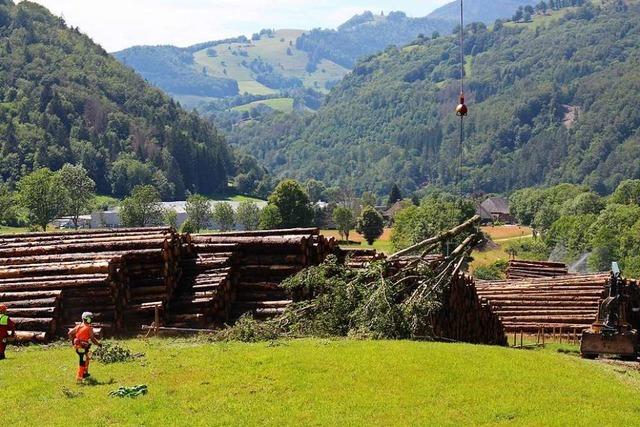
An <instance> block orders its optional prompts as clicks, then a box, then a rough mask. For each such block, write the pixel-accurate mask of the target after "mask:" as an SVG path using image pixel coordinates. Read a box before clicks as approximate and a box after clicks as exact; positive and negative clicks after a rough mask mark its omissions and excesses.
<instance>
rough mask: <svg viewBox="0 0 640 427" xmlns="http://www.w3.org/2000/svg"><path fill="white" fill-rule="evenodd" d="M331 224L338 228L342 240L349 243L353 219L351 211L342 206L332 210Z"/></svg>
mask: <svg viewBox="0 0 640 427" xmlns="http://www.w3.org/2000/svg"><path fill="white" fill-rule="evenodd" d="M333 222H334V223H335V224H336V226H337V227H338V231H339V232H340V235H341V236H343V237H344V240H346V241H349V232H350V231H351V229H352V228H353V225H354V218H353V212H352V211H351V209H348V208H346V207H344V206H338V207H337V208H335V209H334V210H333Z"/></svg>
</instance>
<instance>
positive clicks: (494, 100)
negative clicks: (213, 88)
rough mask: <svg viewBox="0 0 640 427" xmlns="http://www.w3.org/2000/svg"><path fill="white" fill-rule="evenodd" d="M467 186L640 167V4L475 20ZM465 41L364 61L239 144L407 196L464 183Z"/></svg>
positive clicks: (604, 175)
mask: <svg viewBox="0 0 640 427" xmlns="http://www.w3.org/2000/svg"><path fill="white" fill-rule="evenodd" d="M466 32H467V38H466V43H465V47H464V49H465V55H466V58H467V62H468V64H467V74H468V76H467V78H468V90H467V101H468V104H469V106H470V110H471V111H470V114H469V117H468V118H467V119H466V138H465V142H464V146H463V157H462V163H463V166H462V171H461V179H460V185H461V187H462V189H463V190H464V191H468V192H472V191H477V190H483V191H485V192H506V191H510V190H512V189H516V188H521V187H528V186H533V185H539V184H551V183H557V182H573V183H584V184H588V185H589V186H590V187H592V188H594V189H595V190H597V191H599V192H602V193H605V192H611V191H612V190H613V189H614V188H615V187H616V185H617V184H618V183H619V182H620V181H621V180H622V179H624V178H637V177H640V162H639V160H640V139H639V136H638V134H637V129H638V126H640V110H638V109H637V108H636V105H637V103H638V93H639V88H640V71H639V70H640V67H639V62H640V7H639V6H638V4H637V3H635V2H634V3H633V4H632V5H631V6H626V5H625V3H623V2H621V1H608V2H606V3H605V6H603V7H600V6H598V7H595V6H592V5H591V4H588V5H587V6H584V7H580V8H569V9H563V10H560V11H557V12H554V15H552V16H541V17H536V18H535V19H534V21H533V22H532V23H529V24H524V23H522V24H515V23H511V22H510V23H505V24H500V25H496V26H495V28H493V29H488V28H487V27H486V26H485V25H482V24H473V25H469V26H468V27H467V28H466ZM459 75H460V73H459V47H458V45H457V40H456V38H455V37H440V38H438V39H435V40H431V39H430V38H423V39H419V40H417V41H416V42H414V43H412V44H410V45H408V46H405V47H402V48H389V49H387V50H386V51H384V52H383V53H381V54H379V55H375V56H372V57H370V58H367V59H365V60H363V61H361V62H359V63H358V65H357V66H356V67H355V70H354V71H353V72H352V73H351V74H349V75H348V76H347V77H346V78H345V79H344V80H343V81H342V82H341V83H340V84H339V85H338V86H337V87H335V88H334V89H333V90H332V92H331V93H330V94H329V95H328V97H327V99H326V103H325V105H324V106H323V107H321V108H320V110H319V111H318V112H317V113H316V114H314V115H307V116H300V115H286V114H274V115H272V116H271V117H270V118H263V119H262V120H261V121H260V122H258V121H255V120H254V121H250V122H245V123H243V124H242V126H236V127H234V130H233V132H232V137H231V140H232V142H233V143H234V144H236V145H239V146H242V147H244V148H245V149H247V150H249V152H251V153H252V154H253V155H255V156H258V157H259V158H260V159H262V160H263V161H264V163H265V164H266V165H267V166H268V167H270V168H273V169H274V170H275V172H277V173H278V174H280V175H282V176H290V177H295V178H300V179H307V178H316V179H319V180H322V181H324V182H325V183H326V184H327V185H332V184H341V183H342V184H344V183H347V184H349V183H350V185H353V186H354V187H355V188H356V189H359V190H369V191H376V192H378V193H384V192H385V191H388V188H389V187H390V185H391V183H392V182H397V183H398V184H400V186H401V188H402V189H403V190H404V191H405V193H406V192H410V191H414V190H416V189H419V188H421V187H423V186H424V185H427V184H437V185H443V186H446V185H453V184H454V183H455V181H456V175H457V169H458V167H457V165H458V153H459V119H458V118H456V117H455V114H454V108H455V105H456V103H457V95H458V92H459V81H458V79H459Z"/></svg>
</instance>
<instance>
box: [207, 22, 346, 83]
mask: <svg viewBox="0 0 640 427" xmlns="http://www.w3.org/2000/svg"><path fill="white" fill-rule="evenodd" d="M302 33H303V31H302V30H292V29H284V30H278V31H276V32H275V34H274V36H273V37H267V36H263V37H262V38H261V39H260V40H257V41H253V42H251V43H225V44H220V45H218V46H215V47H214V48H213V49H215V51H216V54H217V55H216V56H215V57H210V56H209V55H208V53H207V49H203V50H201V51H198V52H196V53H195V54H194V59H195V64H194V67H195V68H196V69H197V70H198V71H201V70H202V69H203V68H204V69H206V70H207V73H208V74H209V75H211V76H216V77H228V78H232V79H235V80H237V81H238V86H239V88H240V93H245V92H247V93H250V94H253V95H271V94H275V93H278V91H277V90H275V89H271V88H268V87H266V86H264V85H263V84H261V83H259V82H258V81H256V75H255V73H253V71H252V70H251V69H250V68H249V67H248V66H245V65H244V64H243V63H242V62H243V61H245V62H246V63H247V64H248V63H251V61H253V60H254V59H258V58H261V59H262V60H263V61H265V62H267V63H269V64H270V65H271V66H272V67H273V69H274V71H275V72H278V73H280V74H282V75H284V76H286V77H297V78H299V79H300V80H302V82H303V84H304V86H305V87H308V88H313V89H315V90H318V91H321V92H327V90H326V88H325V84H326V83H327V82H331V81H336V80H340V79H342V77H344V76H345V75H346V74H347V73H348V72H349V70H347V69H346V68H344V67H342V66H340V65H338V64H336V63H334V62H331V61H328V60H322V61H321V62H320V63H319V64H318V68H317V70H316V71H314V72H313V73H309V72H307V71H306V69H305V67H306V65H307V62H308V61H309V58H308V55H307V53H306V52H303V51H300V50H297V49H296V48H295V43H296V39H297V38H298V37H300V35H302ZM287 49H289V52H290V53H291V54H288V51H287ZM225 72H226V73H225Z"/></svg>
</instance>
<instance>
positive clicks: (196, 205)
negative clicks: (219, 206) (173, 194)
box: [185, 194, 213, 233]
mask: <svg viewBox="0 0 640 427" xmlns="http://www.w3.org/2000/svg"><path fill="white" fill-rule="evenodd" d="M185 211H186V212H187V217H188V218H189V222H190V223H191V225H192V226H193V228H194V232H195V233H199V232H200V230H202V229H203V228H206V226H207V224H209V222H210V221H211V217H212V215H213V213H212V211H211V205H210V204H209V199H207V198H206V197H204V196H202V195H200V194H193V195H191V196H189V197H188V198H187V203H186V205H185Z"/></svg>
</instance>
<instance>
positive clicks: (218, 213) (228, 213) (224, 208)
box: [212, 202, 236, 231]
mask: <svg viewBox="0 0 640 427" xmlns="http://www.w3.org/2000/svg"><path fill="white" fill-rule="evenodd" d="M212 216H213V220H214V222H215V223H216V225H217V226H218V229H219V230H220V231H230V230H233V227H234V226H235V225H236V218H235V213H234V212H233V207H232V206H231V203H228V202H220V203H216V204H215V205H214V207H213V212H212Z"/></svg>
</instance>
